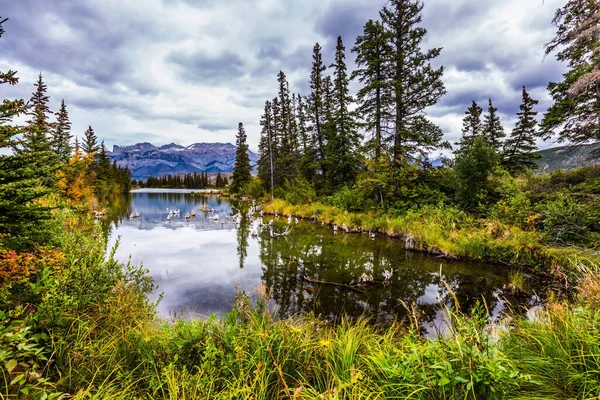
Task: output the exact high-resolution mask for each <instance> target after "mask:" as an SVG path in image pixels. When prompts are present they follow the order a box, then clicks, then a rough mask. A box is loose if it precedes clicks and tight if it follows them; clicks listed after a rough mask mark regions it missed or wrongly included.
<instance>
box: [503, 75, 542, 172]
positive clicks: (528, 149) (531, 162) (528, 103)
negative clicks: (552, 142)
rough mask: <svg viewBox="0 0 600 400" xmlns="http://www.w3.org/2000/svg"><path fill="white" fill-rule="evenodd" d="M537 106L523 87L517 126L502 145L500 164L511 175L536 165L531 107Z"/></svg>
mask: <svg viewBox="0 0 600 400" xmlns="http://www.w3.org/2000/svg"><path fill="white" fill-rule="evenodd" d="M536 104H538V101H537V100H534V99H532V98H531V97H530V96H529V93H527V90H526V89H525V86H523V102H522V103H521V105H520V106H519V109H520V110H521V111H519V112H518V113H517V117H518V120H517V124H516V126H515V129H514V130H513V131H512V133H511V135H510V139H508V140H506V142H505V143H504V152H503V155H504V158H503V161H502V164H503V165H504V167H505V168H506V169H507V170H508V171H509V172H511V173H513V174H516V173H520V172H523V171H525V170H527V169H534V168H535V167H536V166H537V164H536V162H535V160H537V159H539V158H540V157H541V155H540V154H539V153H536V150H537V146H536V145H535V137H536V134H537V131H536V127H537V121H536V119H535V117H536V115H537V111H533V107H534V106H535V105H536Z"/></svg>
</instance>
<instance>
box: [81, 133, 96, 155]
mask: <svg viewBox="0 0 600 400" xmlns="http://www.w3.org/2000/svg"><path fill="white" fill-rule="evenodd" d="M81 150H83V152H84V153H85V154H91V155H93V154H96V153H97V152H98V150H100V146H99V145H98V138H97V137H96V134H95V133H94V130H93V129H92V127H91V126H88V128H87V130H86V131H85V133H84V137H83V143H82V144H81Z"/></svg>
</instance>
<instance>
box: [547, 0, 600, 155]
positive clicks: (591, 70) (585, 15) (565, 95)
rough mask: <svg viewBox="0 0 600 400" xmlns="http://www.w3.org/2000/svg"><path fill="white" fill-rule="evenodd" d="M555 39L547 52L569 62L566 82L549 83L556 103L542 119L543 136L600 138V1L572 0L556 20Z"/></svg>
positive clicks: (572, 139)
mask: <svg viewBox="0 0 600 400" xmlns="http://www.w3.org/2000/svg"><path fill="white" fill-rule="evenodd" d="M552 22H553V24H554V25H555V26H556V27H557V32H556V36H555V38H554V39H553V40H552V41H551V42H550V43H548V44H547V45H546V54H550V53H552V52H554V51H556V50H558V49H560V51H558V53H557V54H556V58H557V59H558V60H559V61H563V62H566V63H567V66H568V71H567V72H566V73H565V74H564V75H563V80H562V82H551V83H550V84H549V85H548V91H549V92H550V94H551V96H552V98H553V100H554V104H553V105H552V106H551V107H550V108H549V109H548V111H547V112H546V114H545V115H544V118H543V120H542V125H541V126H542V135H543V137H545V138H549V137H551V136H553V135H555V134H558V141H559V142H563V141H570V142H572V143H585V142H588V141H590V140H593V141H599V140H600V51H598V49H599V48H600V29H599V28H598V27H599V26H600V2H599V1H598V0H568V1H567V2H566V4H565V6H564V7H562V8H560V9H558V10H557V11H556V14H555V16H554V19H553V21H552Z"/></svg>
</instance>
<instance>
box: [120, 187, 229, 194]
mask: <svg viewBox="0 0 600 400" xmlns="http://www.w3.org/2000/svg"><path fill="white" fill-rule="evenodd" d="M222 191H223V190H222V189H181V188H172V189H171V188H140V189H132V190H130V191H129V193H165V192H168V193H206V194H219V193H221V192H222Z"/></svg>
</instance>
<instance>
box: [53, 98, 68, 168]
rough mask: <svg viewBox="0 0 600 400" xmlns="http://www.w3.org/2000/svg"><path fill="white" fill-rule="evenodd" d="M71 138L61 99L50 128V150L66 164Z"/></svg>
mask: <svg viewBox="0 0 600 400" xmlns="http://www.w3.org/2000/svg"><path fill="white" fill-rule="evenodd" d="M71 138H72V136H71V122H70V121H69V113H68V112H67V106H66V105H65V101H64V100H63V101H62V102H61V103H60V110H59V112H58V114H57V117H56V123H55V124H54V129H52V140H51V145H52V150H53V151H54V153H55V154H56V155H57V156H58V159H59V161H60V162H61V163H62V164H67V163H68V162H69V159H70V158H71V153H72V152H73V148H72V147H71Z"/></svg>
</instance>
